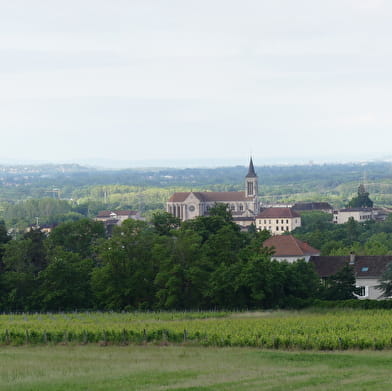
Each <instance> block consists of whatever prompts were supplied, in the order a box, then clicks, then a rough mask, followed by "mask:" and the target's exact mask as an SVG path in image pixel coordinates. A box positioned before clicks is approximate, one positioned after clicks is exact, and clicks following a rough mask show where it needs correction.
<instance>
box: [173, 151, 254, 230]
mask: <svg viewBox="0 0 392 391" xmlns="http://www.w3.org/2000/svg"><path fill="white" fill-rule="evenodd" d="M217 203H223V204H227V205H228V207H229V209H230V211H231V212H232V215H233V218H234V221H236V222H237V223H238V224H240V225H243V226H249V225H250V224H252V223H254V216H255V215H256V214H257V213H258V212H259V199H258V178H257V174H256V172H255V169H254V166H253V161H252V158H251V159H250V162H249V168H248V173H247V175H246V177H245V189H244V191H223V192H213V191H189V192H177V193H174V194H173V195H172V196H171V197H170V199H169V200H168V201H167V203H166V211H167V212H168V213H171V214H172V215H173V216H175V217H178V218H180V219H181V220H182V221H186V220H189V219H194V218H195V217H198V216H206V215H208V213H209V210H210V209H211V208H212V207H213V206H214V205H215V204H217Z"/></svg>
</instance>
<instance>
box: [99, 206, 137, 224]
mask: <svg viewBox="0 0 392 391" xmlns="http://www.w3.org/2000/svg"><path fill="white" fill-rule="evenodd" d="M127 219H133V220H144V218H143V217H141V215H140V212H137V211H134V210H103V211H101V212H99V213H98V216H97V217H96V218H95V220H96V221H102V222H104V224H105V225H121V224H122V222H123V221H124V220H127Z"/></svg>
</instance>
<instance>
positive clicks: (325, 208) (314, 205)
mask: <svg viewBox="0 0 392 391" xmlns="http://www.w3.org/2000/svg"><path fill="white" fill-rule="evenodd" d="M293 209H294V210H295V211H296V212H298V213H301V212H312V211H319V212H325V213H332V212H333V208H332V206H331V204H329V203H328V202H297V203H296V204H294V205H293Z"/></svg>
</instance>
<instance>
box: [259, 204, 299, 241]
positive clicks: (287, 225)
mask: <svg viewBox="0 0 392 391" xmlns="http://www.w3.org/2000/svg"><path fill="white" fill-rule="evenodd" d="M300 226H301V216H300V215H299V213H297V212H296V211H295V210H294V209H293V208H285V207H279V208H274V207H273V208H267V209H264V210H263V211H261V212H260V213H259V214H258V215H257V216H256V228H257V229H258V230H260V231H262V230H267V231H270V233H271V234H272V235H281V234H283V233H285V232H291V231H292V230H294V229H295V228H297V227H300Z"/></svg>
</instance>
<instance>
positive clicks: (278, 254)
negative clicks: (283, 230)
mask: <svg viewBox="0 0 392 391" xmlns="http://www.w3.org/2000/svg"><path fill="white" fill-rule="evenodd" d="M263 247H272V248H273V251H274V254H273V256H272V257H271V259H272V260H277V261H286V262H289V263H293V262H295V261H298V260H299V259H304V260H305V261H306V262H308V261H309V258H310V257H311V256H319V255H320V250H317V249H315V248H313V247H312V246H310V245H309V244H308V243H305V242H303V241H302V240H299V239H297V238H295V237H294V236H293V235H275V236H272V237H270V238H269V239H267V240H266V241H264V243H263Z"/></svg>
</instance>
